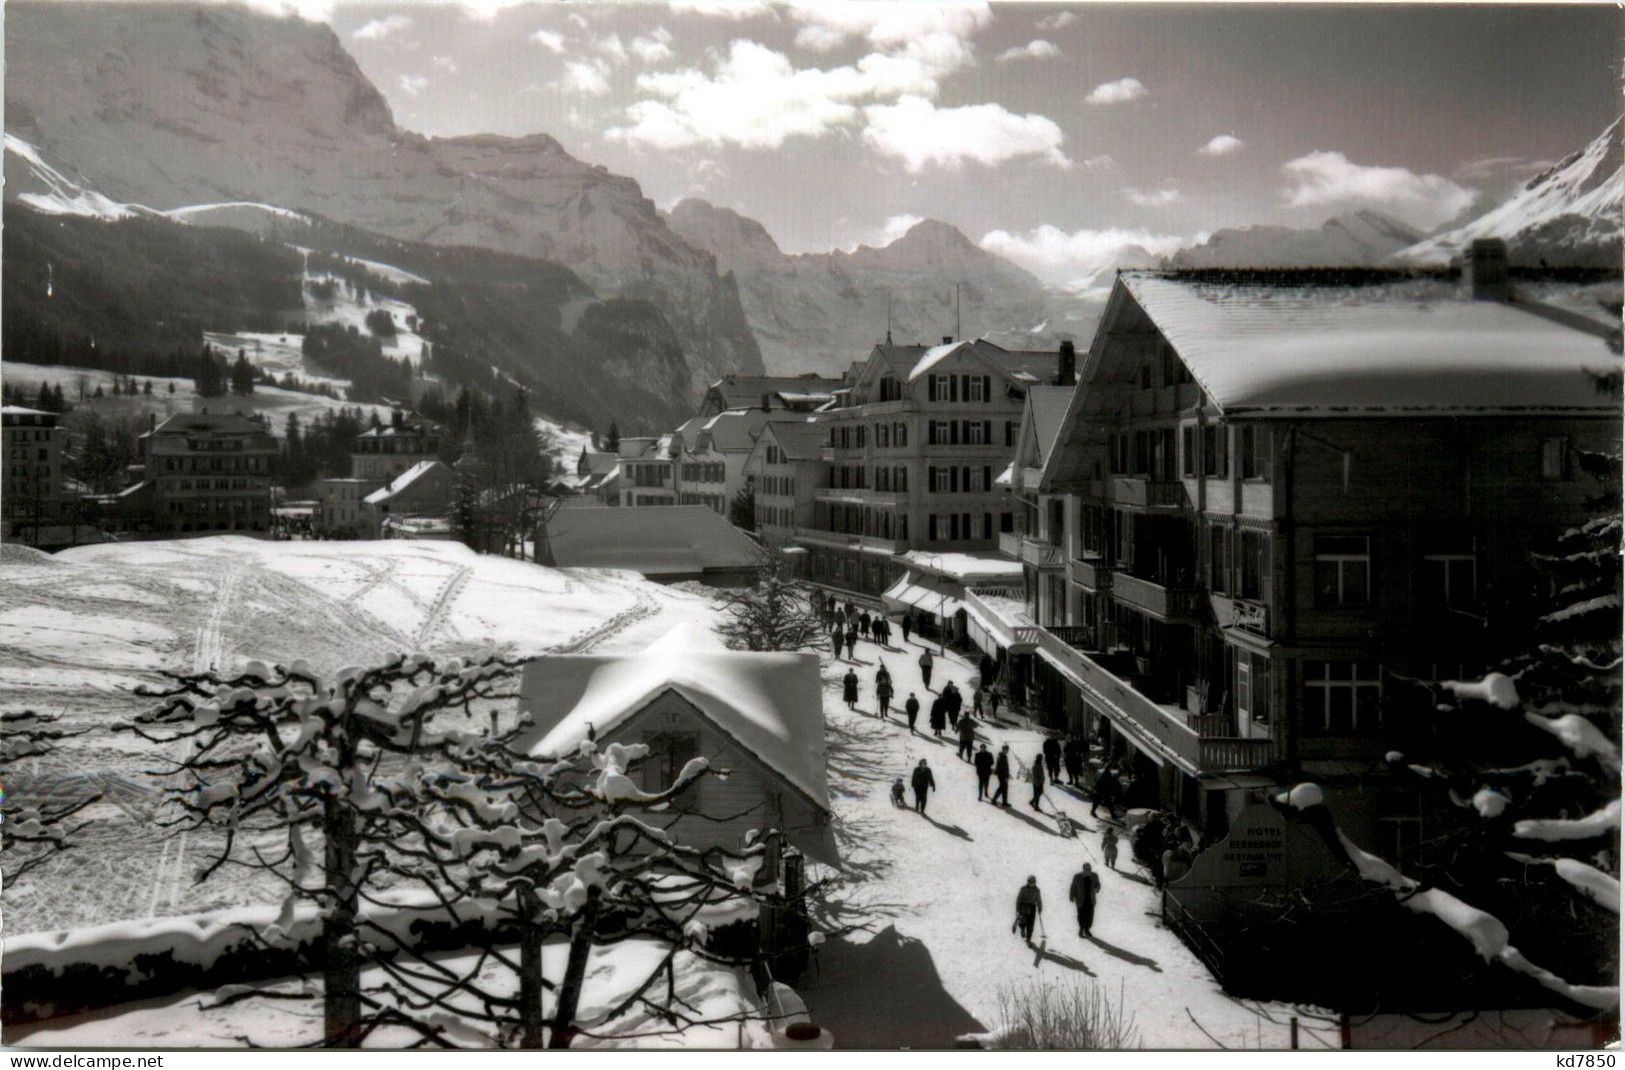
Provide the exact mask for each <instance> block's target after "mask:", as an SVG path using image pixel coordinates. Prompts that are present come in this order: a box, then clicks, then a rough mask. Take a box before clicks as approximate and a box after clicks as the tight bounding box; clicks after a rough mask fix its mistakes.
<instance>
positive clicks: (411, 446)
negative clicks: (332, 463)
mask: <svg viewBox="0 0 1625 1070" xmlns="http://www.w3.org/2000/svg"><path fill="white" fill-rule="evenodd" d="M442 435H443V432H442V430H441V428H440V427H439V426H438V425H437V424H434V423H431V422H430V421H428V420H425V419H423V418H422V417H421V416H417V415H415V414H412V413H402V412H400V411H399V410H397V411H396V412H395V413H394V414H393V416H392V419H391V422H390V423H389V424H388V425H387V426H384V427H374V428H371V429H369V430H366V431H363V432H361V434H359V435H357V436H356V439H355V446H354V448H353V449H352V451H351V453H350V473H351V474H352V475H353V476H355V477H356V478H358V479H365V480H369V481H370V482H371V483H372V485H373V486H374V487H377V486H381V485H382V484H384V483H388V482H389V481H390V480H392V479H394V478H395V477H396V476H398V475H400V474H401V473H402V472H405V471H406V470H407V469H409V468H412V467H413V466H415V465H419V464H422V463H424V462H425V461H432V460H435V459H437V458H438V457H439V456H440V446H441V440H442Z"/></svg>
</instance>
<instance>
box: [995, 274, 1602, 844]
mask: <svg viewBox="0 0 1625 1070" xmlns="http://www.w3.org/2000/svg"><path fill="white" fill-rule="evenodd" d="M1505 297H1506V295H1505V294H1504V293H1485V292H1477V293H1473V292H1468V293H1462V292H1459V291H1458V290H1457V289H1456V288H1455V287H1454V286H1453V285H1452V284H1451V283H1449V282H1448V281H1446V280H1444V279H1437V278H1426V277H1415V278H1413V277H1409V276H1403V275H1398V274H1395V275H1393V276H1392V277H1382V278H1364V277H1361V278H1357V279H1341V278H1336V277H1328V276H1327V275H1326V274H1325V273H1319V274H1316V273H1303V272H1299V273H1282V272H1273V273H1271V272H1262V273H1229V274H1226V275H1222V276H1219V275H1215V274H1213V273H1187V274H1181V273H1163V272H1125V273H1123V274H1121V275H1120V276H1119V277H1118V279H1117V281H1116V284H1115V286H1114V287H1113V290H1112V293H1111V295H1110V297H1109V299H1108V302H1107V307H1106V311H1105V315H1104V318H1103V319H1102V321H1101V324H1100V327H1099V330H1098V332H1097V334H1096V336H1095V339H1094V342H1093V344H1092V346H1091V348H1090V351H1089V354H1088V358H1087V360H1086V361H1085V363H1084V366H1083V368H1082V370H1081V372H1080V374H1079V382H1078V387H1077V391H1076V393H1075V395H1074V396H1073V398H1072V400H1071V403H1070V406H1069V408H1068V411H1067V413H1066V418H1065V421H1064V424H1063V426H1062V427H1061V430H1060V432H1059V435H1058V438H1057V439H1056V442H1055V444H1054V446H1053V448H1052V449H1051V450H1050V451H1049V453H1048V455H1047V456H1043V457H1042V458H1040V459H1041V461H1042V465H1041V467H1040V468H1039V469H1038V470H1037V471H1036V472H1035V471H1033V470H1032V467H1031V466H1030V465H1027V464H1018V465H1017V467H1016V469H1015V473H1016V474H1017V476H1018V478H1017V479H1016V480H1015V483H1016V489H1017V493H1018V495H1020V496H1022V497H1023V498H1025V499H1027V501H1026V503H1025V504H1024V510H1025V511H1026V515H1027V517H1028V523H1029V525H1030V526H1029V528H1028V530H1027V532H1026V533H1024V534H1023V536H1022V541H1021V542H1020V544H1019V546H1017V547H1015V549H1016V550H1017V553H1018V554H1019V556H1020V558H1021V560H1022V561H1023V562H1024V563H1025V564H1026V565H1027V567H1028V568H1029V570H1030V572H1029V592H1030V600H1029V604H1028V608H1029V611H1030V614H1031V616H1032V617H1033V618H1034V619H1035V621H1036V624H1037V626H1038V627H1037V631H1036V633H1035V634H1034V638H1035V639H1036V642H1037V654H1038V657H1037V658H1035V659H1032V664H1031V674H1030V677H1029V678H1028V680H1027V681H1026V683H1027V684H1029V685H1030V686H1031V687H1032V688H1033V689H1034V690H1035V692H1036V693H1037V696H1038V701H1039V704H1040V705H1041V707H1043V708H1044V709H1045V710H1047V712H1048V715H1049V717H1050V721H1051V723H1052V724H1054V725H1056V726H1057V727H1060V726H1067V727H1070V728H1072V729H1073V730H1075V731H1086V732H1088V733H1090V734H1091V735H1099V736H1100V737H1101V738H1102V739H1103V741H1104V742H1105V744H1106V746H1107V747H1108V749H1109V750H1110V751H1111V752H1112V753H1113V754H1115V755H1117V756H1118V757H1119V758H1120V759H1121V760H1122V761H1123V762H1125V763H1127V764H1130V765H1132V767H1133V768H1134V770H1135V772H1136V776H1135V784H1136V790H1137V791H1138V792H1139V796H1138V797H1137V798H1136V799H1134V800H1131V801H1133V802H1135V803H1137V804H1139V805H1162V806H1165V807H1169V808H1172V809H1176V810H1177V811H1178V812H1179V813H1181V814H1182V815H1184V816H1185V818H1186V819H1187V820H1188V821H1190V822H1191V823H1192V824H1193V825H1194V826H1196V827H1198V828H1199V829H1201V831H1202V833H1203V834H1204V835H1205V836H1206V837H1208V838H1213V837H1216V836H1219V835H1222V834H1223V832H1224V831H1225V829H1226V828H1227V826H1228V823H1229V821H1230V820H1231V819H1232V818H1234V817H1235V815H1236V813H1237V811H1238V808H1239V807H1241V806H1243V805H1245V803H1246V802H1247V800H1248V798H1249V797H1250V794H1249V793H1250V792H1253V791H1256V790H1259V789H1263V788H1269V787H1272V786H1276V785H1287V784H1291V783H1294V782H1296V780H1298V779H1300V778H1302V779H1313V780H1316V781H1317V782H1319V783H1323V784H1328V785H1336V784H1337V783H1339V782H1348V783H1350V784H1357V785H1364V786H1365V787H1366V788H1369V789H1370V794H1369V795H1368V796H1367V797H1366V798H1365V801H1364V803H1363V804H1362V805H1361V806H1360V807H1357V808H1355V810H1354V812H1349V813H1338V814H1337V817H1338V820H1339V822H1340V824H1342V825H1343V827H1345V828H1347V830H1348V831H1349V834H1350V835H1351V836H1353V837H1355V838H1356V839H1357V840H1358V841H1359V842H1361V843H1367V844H1370V845H1371V846H1372V847H1374V848H1376V849H1378V850H1379V852H1380V853H1382V854H1383V855H1384V856H1385V857H1390V858H1394V859H1396V860H1399V861H1401V862H1402V863H1406V862H1409V861H1410V860H1412V859H1413V858H1414V856H1415V854H1416V852H1418V851H1419V850H1425V847H1424V844H1425V842H1426V840H1427V836H1426V834H1425V832H1424V828H1425V825H1426V817H1425V815H1424V814H1422V813H1421V811H1420V810H1419V805H1420V803H1419V796H1418V794H1417V792H1416V791H1415V790H1414V788H1413V789H1411V790H1401V789H1400V788H1393V789H1392V790H1390V789H1388V788H1383V789H1381V790H1378V789H1377V788H1376V787H1375V786H1374V785H1375V783H1376V782H1375V781H1374V780H1372V778H1373V777H1378V778H1380V776H1381V773H1382V770H1383V768H1384V765H1385V763H1384V756H1385V754H1386V753H1387V752H1389V751H1392V750H1397V751H1404V750H1406V749H1407V742H1408V739H1407V732H1408V731H1410V730H1411V729H1410V728H1408V726H1410V725H1415V724H1417V723H1418V720H1419V719H1418V718H1416V717H1414V716H1411V715H1410V713H1411V711H1413V710H1414V706H1415V704H1416V703H1417V702H1418V701H1424V700H1425V699H1426V694H1425V691H1423V690H1422V689H1418V688H1416V687H1414V686H1411V687H1407V686H1404V685H1403V684H1401V683H1399V682H1398V681H1399V680H1402V679H1404V678H1407V677H1411V678H1420V679H1426V680H1438V679H1469V678H1473V674H1475V673H1482V672H1483V671H1484V670H1485V669H1486V668H1488V667H1489V666H1488V664H1487V659H1488V658H1490V657H1492V656H1493V654H1492V652H1493V651H1494V650H1495V649H1496V648H1497V645H1498V640H1499V639H1500V638H1502V637H1500V636H1499V635H1498V634H1497V629H1498V627H1499V622H1502V621H1506V620H1510V619H1512V607H1513V605H1514V602H1515V600H1516V599H1517V598H1518V597H1520V596H1521V594H1522V592H1523V591H1525V590H1526V589H1527V588H1528V587H1529V585H1530V584H1531V583H1532V582H1533V580H1534V576H1533V574H1532V571H1531V563H1530V552H1531V551H1532V550H1535V549H1537V548H1539V547H1541V546H1542V545H1544V544H1545V543H1546V540H1548V539H1549V538H1551V537H1553V536H1555V535H1556V534H1558V533H1559V532H1561V531H1562V530H1564V529H1565V528H1567V527H1570V526H1572V525H1574V524H1576V523H1578V522H1580V521H1582V520H1583V519H1584V518H1585V517H1586V516H1587V515H1588V498H1589V497H1591V496H1593V495H1594V494H1595V493H1596V490H1595V486H1594V485H1593V484H1592V483H1591V481H1590V480H1588V479H1586V478H1584V477H1583V476H1582V475H1581V474H1580V473H1579V471H1578V470H1577V465H1576V463H1575V455H1576V451H1577V450H1587V451H1593V450H1595V451H1601V452H1613V453H1617V451H1618V450H1619V446H1620V437H1621V436H1620V419H1619V402H1618V400H1617V397H1615V396H1612V395H1611V394H1610V392H1609V391H1608V390H1606V389H1604V387H1605V386H1606V385H1607V384H1608V383H1609V382H1615V383H1617V381H1618V376H1619V374H1620V367H1621V364H1620V357H1619V354H1618V352H1617V349H1616V348H1614V347H1611V346H1610V344H1609V342H1608V340H1607V339H1606V338H1604V337H1602V335H1604V334H1606V331H1596V330H1591V329H1583V328H1577V327H1576V326H1575V325H1574V324H1573V323H1571V322H1568V321H1567V320H1566V319H1564V318H1562V317H1551V316H1547V315H1544V314H1542V311H1541V309H1539V308H1538V307H1535V306H1529V305H1525V304H1523V303H1521V302H1518V301H1515V300H1506V299H1505ZM1028 459H1031V456H1030V455H1029V457H1028ZM1018 460H1019V459H1018ZM1335 794H1336V795H1338V796H1339V797H1346V796H1349V795H1352V794H1354V793H1353V792H1343V793H1335Z"/></svg>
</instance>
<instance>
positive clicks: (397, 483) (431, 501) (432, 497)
mask: <svg viewBox="0 0 1625 1070" xmlns="http://www.w3.org/2000/svg"><path fill="white" fill-rule="evenodd" d="M456 496H457V476H456V473H454V472H453V471H452V470H451V469H450V468H448V467H446V466H445V465H444V464H441V463H440V462H439V461H436V460H430V461H419V462H418V463H417V464H415V465H413V466H412V467H411V468H408V469H407V470H406V471H404V472H402V473H401V474H400V475H398V476H396V477H395V478H394V479H392V480H390V481H389V483H387V484H386V485H384V486H382V487H379V488H378V489H377V490H375V491H373V492H372V493H371V494H368V495H367V496H366V497H365V498H363V499H362V500H361V504H362V520H363V522H364V524H365V525H366V527H368V528H369V529H370V530H371V531H372V532H374V533H377V532H379V531H381V530H382V526H383V524H384V522H385V521H386V520H390V519H401V518H405V517H416V518H443V517H445V516H446V515H447V514H448V513H449V512H450V511H451V507H452V502H453V501H454V500H455V498H456Z"/></svg>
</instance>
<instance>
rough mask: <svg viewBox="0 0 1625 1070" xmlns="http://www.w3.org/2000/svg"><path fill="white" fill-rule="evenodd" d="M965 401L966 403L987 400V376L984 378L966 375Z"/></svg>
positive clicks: (983, 376) (982, 376)
mask: <svg viewBox="0 0 1625 1070" xmlns="http://www.w3.org/2000/svg"><path fill="white" fill-rule="evenodd" d="M965 400H966V401H986V400H987V376H985V375H967V376H965Z"/></svg>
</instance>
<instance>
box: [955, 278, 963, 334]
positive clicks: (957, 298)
mask: <svg viewBox="0 0 1625 1070" xmlns="http://www.w3.org/2000/svg"><path fill="white" fill-rule="evenodd" d="M963 337H964V335H963V334H962V333H960V326H959V283H957V282H956V283H954V341H956V342H957V341H959V340H960V339H961V338H963Z"/></svg>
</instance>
